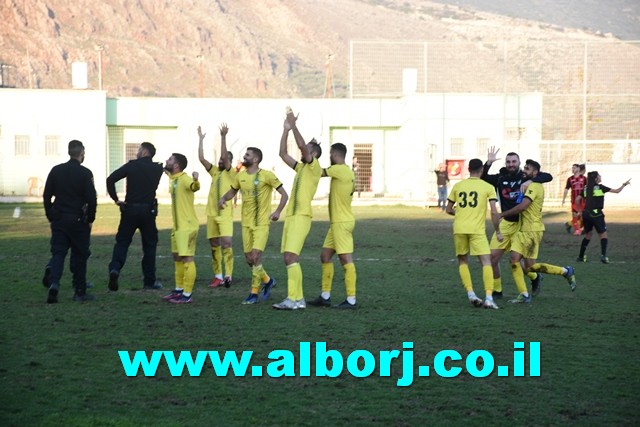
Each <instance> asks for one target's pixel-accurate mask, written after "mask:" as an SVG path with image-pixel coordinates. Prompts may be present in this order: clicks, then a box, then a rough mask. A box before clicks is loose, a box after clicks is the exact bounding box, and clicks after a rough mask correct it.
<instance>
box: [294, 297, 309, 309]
mask: <svg viewBox="0 0 640 427" xmlns="http://www.w3.org/2000/svg"><path fill="white" fill-rule="evenodd" d="M296 304H297V305H298V308H299V309H300V308H307V303H306V302H305V301H304V298H302V299H299V300H298V301H296Z"/></svg>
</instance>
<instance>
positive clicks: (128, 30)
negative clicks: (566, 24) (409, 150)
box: [0, 0, 599, 97]
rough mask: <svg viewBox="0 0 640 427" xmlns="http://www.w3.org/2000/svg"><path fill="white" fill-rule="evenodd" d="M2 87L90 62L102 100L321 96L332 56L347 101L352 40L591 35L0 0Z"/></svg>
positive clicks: (440, 20) (161, 2)
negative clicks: (104, 97)
mask: <svg viewBox="0 0 640 427" xmlns="http://www.w3.org/2000/svg"><path fill="white" fill-rule="evenodd" d="M0 22H2V25H1V26H0V63H3V64H8V65H10V66H11V68H5V74H4V76H5V79H4V84H5V85H9V86H13V87H20V88H28V87H33V88H69V87H70V86H71V63H72V62H74V61H85V62H87V63H88V66H89V87H90V88H93V89H95V88H97V87H98V50H97V48H98V46H102V47H103V49H104V50H103V51H102V56H101V57H102V70H103V73H102V75H103V88H104V89H106V90H107V91H108V94H109V96H171V97H174V96H176V97H195V96H199V94H200V88H201V86H200V78H201V77H202V81H203V85H202V87H203V94H204V96H206V97H322V96H323V92H324V88H325V77H326V63H327V62H326V61H327V56H328V55H330V54H331V55H332V57H333V62H332V70H333V80H334V85H335V94H334V96H337V97H344V96H346V95H347V82H348V55H349V41H350V40H370V39H390V40H415V41H423V40H442V41H484V40H488V41H500V40H505V39H509V40H513V39H522V40H525V39H526V40H531V39H532V40H568V39H571V40H575V39H590V38H594V39H595V38H598V37H599V36H597V35H595V34H593V33H589V32H586V31H584V30H573V29H567V28H562V27H558V26H556V25H550V24H544V23H541V22H536V21H525V20H521V19H515V18H508V17H503V16H499V15H493V14H488V13H483V12H475V11H471V10H465V9H461V8H459V7H456V6H451V5H444V4H440V3H436V2H431V1H422V0H406V1H401V2H400V1H391V0H388V1H385V0H368V1H366V0H296V1H289V2H285V1H283V0H102V1H100V0H74V1H72V2H71V1H68V0H29V1H24V0H0Z"/></svg>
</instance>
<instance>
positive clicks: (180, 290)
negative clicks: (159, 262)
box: [163, 153, 200, 304]
mask: <svg viewBox="0 0 640 427" xmlns="http://www.w3.org/2000/svg"><path fill="white" fill-rule="evenodd" d="M186 167H187V158H186V157H185V156H184V155H182V154H179V153H173V154H172V155H171V157H169V158H168V159H167V162H166V164H165V166H164V168H165V170H166V171H167V172H168V173H169V179H170V183H169V193H170V194H171V216H172V217H173V229H172V230H171V253H172V254H173V261H174V263H175V268H176V273H175V275H176V286H175V289H174V290H173V291H171V293H170V294H168V295H165V296H164V297H163V298H164V299H165V300H167V301H169V302H172V303H175V304H187V303H190V302H191V293H192V292H193V285H194V284H195V282H196V264H195V262H194V259H193V258H194V256H195V254H196V242H197V240H198V227H199V226H200V224H199V223H198V217H197V216H196V211H195V209H194V207H193V195H194V193H195V192H196V191H198V190H200V181H198V172H193V174H192V177H193V178H192V177H190V176H189V175H187V173H186V172H185V171H184V170H185V168H186Z"/></svg>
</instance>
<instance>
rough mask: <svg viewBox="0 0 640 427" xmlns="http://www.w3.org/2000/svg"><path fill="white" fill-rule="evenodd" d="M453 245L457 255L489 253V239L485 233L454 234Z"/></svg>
mask: <svg viewBox="0 0 640 427" xmlns="http://www.w3.org/2000/svg"><path fill="white" fill-rule="evenodd" d="M453 245H454V247H455V248H456V255H466V254H468V253H470V254H471V255H474V256H475V255H489V254H490V253H491V249H489V241H488V240H487V236H486V235H484V234H454V235H453Z"/></svg>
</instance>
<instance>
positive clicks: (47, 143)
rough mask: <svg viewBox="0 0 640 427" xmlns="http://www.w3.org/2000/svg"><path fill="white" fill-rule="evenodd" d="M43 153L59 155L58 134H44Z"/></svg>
mask: <svg viewBox="0 0 640 427" xmlns="http://www.w3.org/2000/svg"><path fill="white" fill-rule="evenodd" d="M44 155H45V156H59V155H60V136H59V135H46V136H45V137H44Z"/></svg>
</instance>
